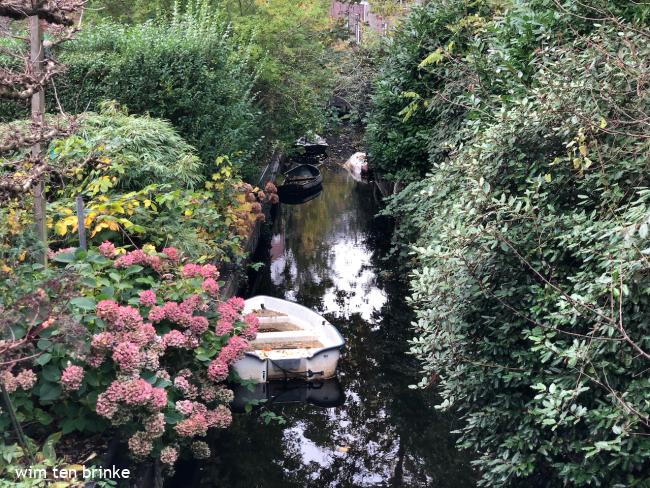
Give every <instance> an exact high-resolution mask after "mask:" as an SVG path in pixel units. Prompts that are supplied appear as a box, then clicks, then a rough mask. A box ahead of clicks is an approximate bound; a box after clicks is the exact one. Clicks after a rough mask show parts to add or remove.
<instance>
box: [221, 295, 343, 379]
mask: <svg viewBox="0 0 650 488" xmlns="http://www.w3.org/2000/svg"><path fill="white" fill-rule="evenodd" d="M244 313H245V314H248V313H254V314H255V315H256V316H257V318H258V319H259V321H260V326H259V329H258V334H257V337H256V339H255V340H254V341H252V342H251V349H250V350H249V351H247V352H246V353H245V355H244V357H243V358H242V359H240V360H238V361H237V362H236V363H235V364H234V365H233V368H234V370H235V371H236V372H237V374H238V375H239V376H240V377H241V378H242V379H245V380H252V381H257V382H260V383H264V382H266V381H269V380H274V379H293V378H304V379H325V378H332V377H334V376H335V375H336V366H337V364H338V361H339V358H340V356H341V349H342V348H343V346H344V345H345V340H344V339H343V337H342V336H341V334H340V333H339V331H338V330H336V328H335V327H334V326H333V325H332V324H330V323H329V322H328V321H327V320H325V319H324V318H323V317H321V316H320V315H318V314H317V313H316V312H314V311H312V310H310V309H308V308H306V307H303V306H302V305H299V304H297V303H293V302H289V301H286V300H281V299H279V298H273V297H268V296H264V295H259V296H256V297H253V298H249V299H248V300H246V301H245V306H244Z"/></svg>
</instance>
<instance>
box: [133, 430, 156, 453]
mask: <svg viewBox="0 0 650 488" xmlns="http://www.w3.org/2000/svg"><path fill="white" fill-rule="evenodd" d="M152 449H153V443H152V442H151V440H150V439H149V438H148V436H147V433H146V432H136V433H135V434H134V435H133V436H131V438H129V450H130V451H131V452H132V453H133V455H134V456H135V457H136V458H143V457H145V456H147V455H149V453H150V452H151V450H152Z"/></svg>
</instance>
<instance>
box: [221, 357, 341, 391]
mask: <svg viewBox="0 0 650 488" xmlns="http://www.w3.org/2000/svg"><path fill="white" fill-rule="evenodd" d="M340 357H341V351H340V350H338V349H334V350H329V351H325V350H324V351H320V352H318V353H316V354H314V355H313V356H312V357H310V358H296V359H293V358H292V359H279V360H278V359H271V358H265V359H260V358H259V357H257V356H256V355H255V354H253V353H246V354H245V356H244V357H243V358H242V359H240V360H239V361H237V362H236V363H235V364H234V365H233V368H234V369H235V371H236V372H237V374H238V375H239V377H240V378H241V379H244V380H249V381H255V382H257V383H266V382H267V381H272V380H290V379H296V378H301V379H306V380H312V379H329V378H334V377H335V376H336V368H337V366H338V363H339V359H340Z"/></svg>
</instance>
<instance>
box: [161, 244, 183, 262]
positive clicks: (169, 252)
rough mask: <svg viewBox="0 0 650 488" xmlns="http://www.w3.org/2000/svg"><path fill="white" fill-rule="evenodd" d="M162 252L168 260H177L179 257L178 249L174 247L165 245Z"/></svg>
mask: <svg viewBox="0 0 650 488" xmlns="http://www.w3.org/2000/svg"><path fill="white" fill-rule="evenodd" d="M162 252H163V254H164V255H165V256H167V259H169V260H170V261H178V260H179V258H180V256H179V255H178V249H176V248H175V247H166V248H164V249H163V250H162Z"/></svg>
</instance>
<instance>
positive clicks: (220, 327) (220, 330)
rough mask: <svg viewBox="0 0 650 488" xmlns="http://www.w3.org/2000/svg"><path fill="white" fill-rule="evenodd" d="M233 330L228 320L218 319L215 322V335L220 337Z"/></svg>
mask: <svg viewBox="0 0 650 488" xmlns="http://www.w3.org/2000/svg"><path fill="white" fill-rule="evenodd" d="M232 330H233V324H232V322H231V321H230V320H227V319H225V318H224V319H219V320H218V321H217V327H216V328H215V334H217V335H219V336H222V335H226V334H229V333H230V332H232Z"/></svg>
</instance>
